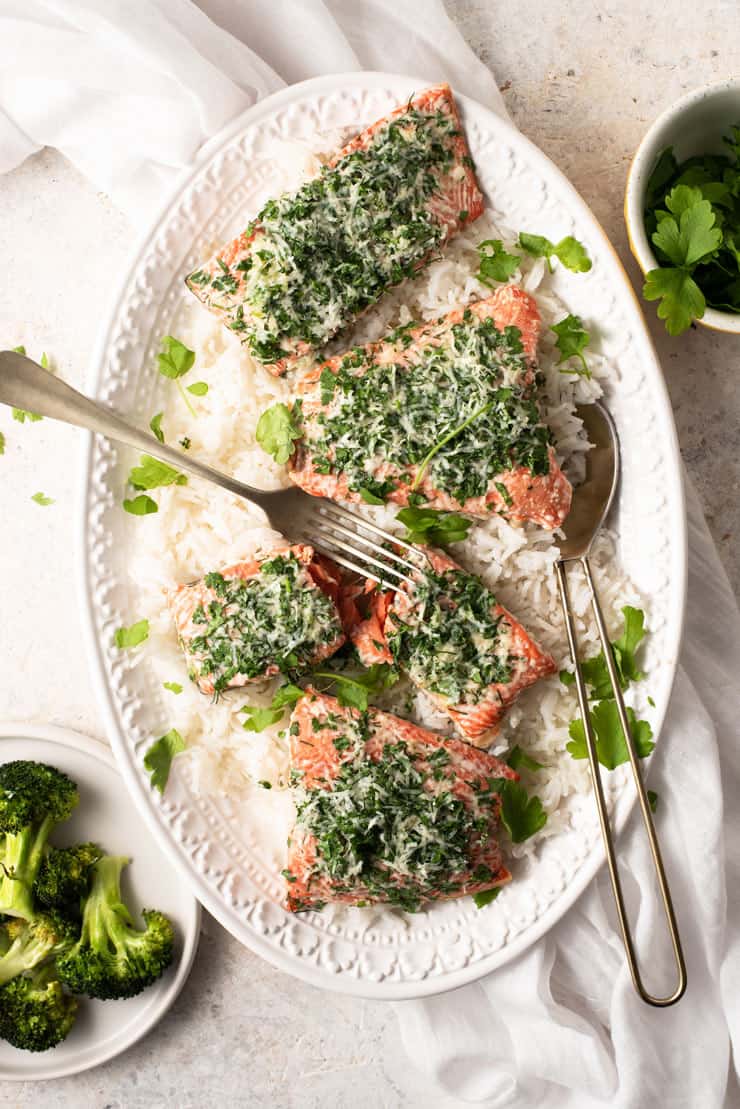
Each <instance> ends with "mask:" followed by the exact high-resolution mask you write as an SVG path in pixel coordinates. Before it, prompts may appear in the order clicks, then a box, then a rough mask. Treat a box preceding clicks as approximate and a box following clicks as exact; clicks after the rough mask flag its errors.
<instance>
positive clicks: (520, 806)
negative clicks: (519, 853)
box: [491, 778, 547, 843]
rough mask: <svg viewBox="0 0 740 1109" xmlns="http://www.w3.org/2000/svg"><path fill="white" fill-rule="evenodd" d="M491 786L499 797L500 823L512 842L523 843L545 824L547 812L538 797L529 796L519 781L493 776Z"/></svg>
mask: <svg viewBox="0 0 740 1109" xmlns="http://www.w3.org/2000/svg"><path fill="white" fill-rule="evenodd" d="M491 788H492V789H494V790H495V791H496V792H497V793H498V794H499V795H500V797H501V823H502V824H503V826H504V828H505V829H506V831H507V832H508V833H509V837H510V839H511V842H512V843H524V841H525V840H527V839H530V837H531V836H533V835H535V834H536V833H537V832H539V831H540V830H541V829H542V828H544V826H545V824H547V813H546V812H545V810H544V808H543V806H542V801H541V800H540V799H539V797H536V796H535V797H530V795H529V793H528V792H527V790H526V788H525V787H524V786H523V785H522V784H521V782H512V781H511V780H510V779H509V778H495V779H493V780H492V782H491Z"/></svg>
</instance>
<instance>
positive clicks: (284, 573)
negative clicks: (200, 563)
mask: <svg viewBox="0 0 740 1109" xmlns="http://www.w3.org/2000/svg"><path fill="white" fill-rule="evenodd" d="M203 580H204V584H205V586H206V587H207V589H208V590H210V591H211V592H212V594H213V596H212V597H211V599H209V600H208V601H207V602H206V603H205V604H201V605H199V606H198V607H197V608H196V609H195V611H194V612H193V616H192V623H193V624H194V625H196V626H198V627H199V628H201V627H202V630H199V632H198V634H195V635H193V636H192V638H190V639H188V641H187V642H186V643H185V647H186V649H187V652H188V656H189V658H190V661H191V663H193V664H195V666H196V667H197V670H198V672H199V673H200V674H201V675H203V674H207V675H209V676H210V677H211V679H212V680H213V686H214V691H215V692H216V693H217V694H218V693H220V692H222V691H223V690H224V689H226V688H227V687H228V686H229V684H230V683H231V682H232V680H233V679H234V678H235V677H236V676H237V675H241V676H242V677H244V678H247V679H249V678H256V677H260V676H261V675H263V674H264V673H265V671H266V670H267V669H268V668H269V667H271V666H273V665H275V666H277V668H278V669H279V670H280V671H281V673H288V672H289V671H292V670H300V669H305V668H306V667H307V666H310V664H311V662H312V661H313V659H314V658H315V656H316V652H317V649H318V648H320V647H322V646H325V645H326V644H330V643H333V642H334V641H335V640H337V639H338V638H339V636H340V635H341V631H342V629H341V625H340V623H339V619H338V617H337V613H336V609H335V607H334V602H333V601H332V600H331V599H330V598H329V597H327V596H326V594H325V593H323V592H322V590H321V589H318V588H317V587H315V586H314V585H313V583H312V581H311V578H310V577H309V575H308V573H307V571H306V569H305V567H304V566H303V564H302V563H300V562H299V561H298V559H297V558H296V557H295V555H294V554H293V553H292V552H288V553H287V554H281V555H276V556H275V557H273V558H271V559H268V560H266V561H265V562H263V563H262V564H261V566H260V570H259V573H258V574H256V575H255V576H254V577H251V578H247V579H244V578H240V577H233V578H225V577H224V576H223V575H222V574H220V573H210V574H206V576H205V578H204V579H203Z"/></svg>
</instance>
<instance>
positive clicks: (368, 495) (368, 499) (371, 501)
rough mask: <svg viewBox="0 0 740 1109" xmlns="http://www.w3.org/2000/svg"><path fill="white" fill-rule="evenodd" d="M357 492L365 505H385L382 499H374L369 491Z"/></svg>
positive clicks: (361, 490)
mask: <svg viewBox="0 0 740 1109" xmlns="http://www.w3.org/2000/svg"><path fill="white" fill-rule="evenodd" d="M358 492H359V494H360V496H361V497H362V500H363V501H364V502H365V504H385V501H384V500H383V498H382V497H376V496H375V494H374V493H371V491H370V490H369V489H360V490H358Z"/></svg>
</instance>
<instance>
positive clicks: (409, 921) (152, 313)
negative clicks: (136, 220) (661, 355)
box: [80, 73, 686, 999]
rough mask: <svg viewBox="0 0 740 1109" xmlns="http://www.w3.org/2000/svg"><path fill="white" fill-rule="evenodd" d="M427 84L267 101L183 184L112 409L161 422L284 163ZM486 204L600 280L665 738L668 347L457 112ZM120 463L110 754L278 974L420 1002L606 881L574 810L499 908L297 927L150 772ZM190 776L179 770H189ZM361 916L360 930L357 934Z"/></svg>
mask: <svg viewBox="0 0 740 1109" xmlns="http://www.w3.org/2000/svg"><path fill="white" fill-rule="evenodd" d="M427 84H429V82H425V81H420V80H419V79H414V78H409V77H400V76H392V75H389V74H383V73H375V74H372V73H357V74H350V75H344V76H337V77H325V78H318V79H315V80H312V81H307V82H304V83H303V84H300V85H295V86H293V87H291V88H288V89H286V90H284V91H283V92H280V93H278V94H276V95H275V96H272V97H270V98H269V99H268V100H265V101H263V102H261V103H260V104H258V105H256V106H255V107H254V108H252V109H250V110H249V111H248V112H247V113H246V114H245V115H244V116H242V117H241V118H240V119H239V120H237V121H236V122H235V123H234V124H233V125H231V126H230V127H229V128H228V129H227V130H226V131H225V132H224V133H223V134H222V135H220V136H218V137H217V138H216V139H215V140H213V141H212V142H211V143H209V144H208V147H207V149H206V151H205V152H204V153H203V156H202V157H201V159H200V160H199V162H198V164H197V166H196V167H195V169H194V170H193V171H192V172H190V173H189V174H188V175H187V176H186V177H185V178H184V179H183V180H182V181H181V183H180V185H179V187H178V189H177V190H176V192H175V194H174V196H173V198H172V199H171V200H170V201H169V203H168V204H167V205H166V207H165V208H164V210H163V211H162V213H161V214H160V215H159V217H158V218H157V220H156V221H155V223H154V224H153V226H152V227H151V229H150V231H149V233H148V235H147V236H146V237H145V238H144V240H143V242H142V244H141V246H140V247H139V248H138V249H137V251H136V252H135V254H134V256H133V258H132V260H131V263H130V266H129V268H128V270H127V272H126V273H125V276H124V280H123V283H122V285H121V288H120V291H119V293H118V295H117V297H116V299H115V301H114V303H113V306H112V309H111V313H110V318H109V319H108V321H107V324H106V326H105V327H104V328H103V330H102V332H101V338H100V343H99V347H98V350H97V354H96V357H95V361H94V389H95V393H96V395H97V396H98V398H100V399H101V400H103V401H105V402H106V403H108V404H110V405H112V406H113V407H115V408H116V409H118V410H119V411H121V412H123V413H126V414H128V415H129V416H130V417H133V418H134V419H135V420H137V421H138V422H139V424H140V425H141V426H145V424H146V422H147V421H148V418H149V415H150V414H151V412H152V411H153V410H154V409H153V408H152V399H153V396H154V391H155V387H156V381H155V380H154V379H156V377H157V375H156V374H153V373H152V372H151V367H152V365H153V364H154V362H155V355H156V351H157V350H158V349H159V340H160V337H161V336H162V335H164V334H167V333H168V331H169V328H170V323H171V321H172V319H173V318H174V316H175V315H176V312H177V310H178V308H179V306H180V305H181V304H182V302H183V298H184V297H185V296H186V295H187V294H186V292H185V290H184V287H183V281H182V278H183V275H184V274H186V273H188V272H189V271H190V270H192V269H194V268H195V266H196V265H197V264H198V262H199V261H200V260H201V259H202V257H203V256H206V255H207V254H208V253H209V247H210V245H211V244H212V242H213V241H219V240H223V239H225V238H227V237H228V235H229V234H233V233H234V232H235V230H236V228H238V227H239V226H242V225H243V224H244V222H245V221H246V220H247V219H248V218H249V217H250V216H251V215H253V214H255V213H256V211H257V210H258V208H259V206H260V204H261V203H263V202H264V200H265V199H267V197H268V196H269V194H270V179H271V173H273V172H274V171H273V170H272V168H271V167H272V165H273V163H272V160H271V152H274V150H275V147H276V144H279V143H280V142H291V141H302V140H308V139H310V138H312V137H314V136H315V135H316V134H322V133H332V132H336V131H337V130H338V129H346V128H352V129H355V130H358V129H360V128H361V127H362V126H364V125H365V124H367V123H369V122H371V121H373V120H375V119H377V118H379V117H381V116H383V115H385V114H386V113H387V112H388V111H390V110H391V109H392V108H394V107H395V106H397V105H398V104H400V103H403V102H404V101H405V100H407V99H408V97H409V95H410V94H411V93H412V92H413V91H415V90H416V91H418V90H419V89H421V88H423V87H424V86H425V85H427ZM459 103H460V105H461V109H462V114H463V119H464V124H465V129H466V132H467V136H468V140H469V143H470V146H471V150H472V154H473V157H474V159H475V162H476V167H477V171H478V176H479V180H480V182H481V185H482V187H483V189H484V191H485V193H486V196H487V201H488V204H489V205H490V206H491V207H492V208H494V209H495V211H496V212H498V213H500V214H501V215H502V216H503V217H504V218H505V222H506V223H507V224H508V225H509V226H513V227H522V228H526V229H529V230H532V231H536V232H538V233H542V234H546V235H548V237H550V238H551V239H553V240H558V239H559V238H561V237H562V236H564V235H570V234H574V235H577V236H578V238H579V239H581V240H582V241H583V242H584V243H585V245H586V247H587V249H588V251H589V254H590V256H591V258H592V259H593V263H594V264H593V268H592V270H591V271H590V272H589V273H586V274H572V273H570V272H568V271H566V270H564V269H562V268H560V269H559V270H558V272H557V275H556V282H557V285H556V291H557V292H558V293H559V294H560V295H561V296H562V298H563V299H564V300H565V301H566V303H567V304H568V306H569V308H570V310H571V311H572V312H575V313H578V314H580V315H582V316H583V317H584V318H585V319H587V320H588V321H589V326H592V322H593V324H594V325H596V327H598V333H599V341H600V347H601V350H602V351H603V353H604V354H605V355H606V357H607V358H608V359H609V361H610V364H611V366H612V367H613V380H612V382H611V383H610V386H609V388H608V389H607V401H608V404H609V406H610V408H611V410H612V412H613V414H614V417H615V419H616V421H617V425H618V428H619V432H620V436H621V442H622V452H623V462H624V471H623V480H622V483H621V488H620V493H619V500H618V505H617V510H616V513H615V515H614V518H613V521H612V522H613V525H614V527H615V529H616V531H617V534H618V542H619V554H620V558H621V560H622V563H623V565H624V567H625V568H626V570H627V572H628V573H629V574H630V576H631V577H632V579H633V581H634V583H635V584H636V586H637V587H638V589H639V590H640V591H641V593H642V594H643V595H644V596H647V597H649V598H650V629H651V635H650V639H649V645H648V648H647V657H646V668H647V669H648V670H649V673H650V693H651V695H652V697H653V699H654V701H655V708H654V710H653V711H652V712H651V717H650V718H651V722H652V724H653V728H654V731H655V732H656V734H657V733H659V731H660V726H661V724H662V721H663V718H664V715H665V711H666V707H667V704H668V698H669V695H670V690H671V686H672V682H673V676H674V672H675V668H676V662H677V657H678V650H679V644H680V637H681V626H682V619H683V608H684V594H685V580H686V528H685V514H684V504H683V491H682V484H681V467H680V456H679V452H678V445H677V440H676V434H675V428H674V424H673V417H672V413H671V408H670V404H669V401H668V397H667V393H666V389H665V385H664V382H663V378H662V375H661V371H660V367H659V365H658V362H657V359H656V355H655V352H654V350H653V347H652V344H651V342H650V339H649V337H648V334H647V332H646V329H645V325H644V322H643V319H642V315H641V313H640V309H639V306H638V304H637V301H636V299H635V296H634V294H633V292H632V289H631V286H630V284H629V282H628V280H627V277H626V275H625V273H624V271H623V269H622V267H621V264H620V262H619V260H618V258H617V257H616V255H615V253H614V250H613V248H612V247H611V245H610V244H609V241H608V239H607V238H606V236H605V235H604V232H603V231H602V230H601V228H600V227H599V225H598V223H597V222H596V220H595V219H594V217H593V215H592V214H591V213H590V211H589V209H588V208H587V206H586V205H585V203H584V202H583V200H581V198H580V197H579V196H578V194H577V193H576V191H575V190H574V188H573V187H572V185H570V183H569V182H568V181H567V180H566V179H565V177H564V176H563V175H562V174H561V173H560V172H559V171H558V170H557V169H556V168H555V166H553V164H552V163H551V162H550V161H549V159H548V158H546V157H545V155H544V154H542V153H541V151H539V150H538V149H537V148H536V147H535V146H533V145H532V144H531V143H530V142H529V141H528V140H527V139H525V138H524V137H523V136H522V135H521V134H520V133H519V132H518V131H517V130H515V128H514V127H513V126H512V125H511V124H510V123H508V122H506V121H505V120H503V119H501V118H500V117H499V116H497V115H496V114H495V113H493V112H491V111H490V110H488V109H486V108H483V107H481V106H480V105H479V104H476V103H474V102H473V101H470V100H467V99H466V98H464V97H460V98H459ZM128 457H129V456H128V455H127V454H126V452H125V451H123V450H119V449H118V448H117V447H115V446H114V445H113V444H111V443H108V442H106V441H104V440H101V439H97V438H96V439H93V440H91V441H90V442H89V446H88V450H87V452H86V461H85V481H84V497H83V504H82V512H81V519H80V524H81V551H82V558H81V583H82V593H83V598H84V604H85V607H86V610H87V625H88V640H89V648H90V657H91V659H92V665H93V669H94V672H95V677H96V686H97V690H98V694H99V697H100V703H101V706H102V709H103V712H104V715H105V720H106V724H107V729H108V734H109V737H110V742H111V744H112V746H113V749H114V751H115V753H116V757H117V759H118V763H119V766H120V769H121V772H122V774H123V776H124V778H125V781H126V783H127V785H128V787H129V789H130V791H131V794H132V796H133V798H134V800H135V801H136V803H137V805H138V807H139V810H140V812H141V814H142V815H143V817H144V818H145V820H146V821H147V823H148V825H149V827H150V828H151V830H152V831H153V832H154V834H155V835H156V836H157V838H158V839H159V842H160V843H161V844H162V845H163V846H164V848H165V849H166V850H167V852H168V853H169V854H170V855H171V856H172V857H173V859H174V860H176V861H177V862H178V863H179V864H181V865H183V866H185V867H186V869H187V872H188V874H189V876H190V881H191V884H192V887H193V890H194V892H195V893H196V895H197V897H198V898H199V900H200V901H201V902H202V903H203V904H204V905H205V906H206V907H207V908H208V909H209V911H210V912H212V913H213V915H214V916H216V917H217V918H218V919H219V920H220V921H221V923H222V924H224V926H225V927H226V928H228V929H229V931H231V932H232V933H233V934H234V935H235V936H236V937H237V938H238V939H239V940H241V941H242V942H243V943H245V944H247V945H248V946H249V947H250V948H252V949H253V950H254V951H256V952H257V953H258V954H260V955H262V956H263V957H264V958H266V959H268V960H269V961H270V962H271V963H273V964H274V965H275V966H277V967H280V968H282V969H283V970H286V971H288V972H290V973H292V974H295V975H298V976H299V977H301V978H303V979H305V980H306V981H308V982H311V983H313V984H314V985H317V986H323V987H326V988H330V989H335V990H340V991H343V992H346V993H354V994H358V995H361V996H365V997H375V998H386V999H400V998H410V997H420V996H424V995H428V994H433V993H437V992H440V991H442V990H447V989H452V988H454V987H457V986H460V985H463V984H464V983H466V982H470V981H472V980H474V979H476V978H478V977H480V976H481V975H483V974H486V973H488V972H489V971H491V970H493V969H495V968H496V967H498V966H501V965H502V964H503V963H505V962H507V961H508V960H509V959H512V958H514V957H515V956H516V955H518V954H520V953H521V952H522V951H523V950H524V949H525V948H526V947H527V946H529V944H531V943H532V942H533V941H534V940H536V939H537V938H538V937H539V936H541V935H542V934H543V933H544V932H545V931H546V930H547V929H548V928H550V927H551V926H552V925H553V924H554V923H555V921H557V920H558V919H559V918H560V917H561V916H562V914H563V913H564V912H565V911H566V909H567V908H568V907H569V906H570V905H571V904H572V903H573V901H574V900H575V899H576V897H577V896H578V895H579V893H581V891H582V890H583V889H584V888H585V886H586V885H587V884H588V882H589V881H590V880H591V879H592V878H593V876H594V874H595V873H596V871H597V869H598V867H599V865H600V864H601V862H602V860H603V853H602V849H601V843H600V839H599V828H598V822H597V819H596V813H595V808H594V805H593V801H592V799H591V798H590V797H586V798H582V799H581V803H579V804H576V805H574V809H573V812H572V814H571V825H572V826H571V828H570V829H569V830H568V831H566V832H562V833H560V834H558V835H557V836H553V837H551V838H549V839H547V840H545V841H544V842H543V843H542V844H541V846H540V847H539V849H538V852H537V856H536V861H535V863H534V864H533V865H530V866H528V867H526V868H524V869H523V873H522V874H521V875H519V876H517V880H516V881H515V882H514V883H512V885H511V886H509V887H507V889H506V891H505V892H504V894H502V896H501V897H500V898H499V899H498V900H497V901H496V903H495V904H494V905H491V906H489V907H488V908H486V909H484V910H482V911H481V910H477V909H476V908H475V907H474V905H473V903H472V901H471V899H469V898H468V899H464V900H458V901H451V902H447V903H443V904H439V905H436V906H434V907H433V908H431V909H430V910H429V911H428V912H423V913H420V914H417V915H414V916H404V915H403V914H397V913H382V912H379V913H374V914H372V916H371V918H370V919H369V920H368V918H367V917H361V914H358V919H355V916H354V915H353V911H347V910H345V911H343V912H339V913H334V912H332V910H331V909H327V910H325V911H324V912H323V913H308V914H301V915H300V916H294V915H291V914H289V913H287V912H286V911H285V910H284V909H283V908H282V907H281V905H280V892H281V891H280V879H279V876H278V875H277V874H276V873H275V872H274V870H273V869H272V867H270V866H269V865H267V864H266V863H265V861H264V859H263V858H262V857H261V854H260V850H259V843H258V842H257V839H256V837H255V835H254V834H252V832H251V831H250V829H249V827H248V826H245V824H244V822H243V821H241V822H240V821H235V820H234V819H233V816H231V815H230V806H229V804H228V799H224V798H219V797H212V798H210V799H205V798H203V797H199V796H196V794H195V792H194V791H193V789H192V788H191V786H190V784H189V781H188V779H187V775H186V774H185V773H177V772H175V769H174V768H173V774H172V776H171V780H170V784H169V786H168V789H167V792H166V795H165V797H163V798H162V797H160V796H159V794H158V793H156V792H155V791H153V790H152V788H151V786H150V784H149V781H148V778H147V775H146V773H145V771H144V767H143V756H144V752H145V750H146V748H147V746H148V745H149V743H151V740H152V736H157V735H160V734H161V733H162V731H166V730H167V728H168V727H169V724H167V722H166V715H165V712H164V707H163V703H162V697H161V691H160V690H159V688H158V683H157V682H156V680H155V678H154V674H153V673H151V672H150V670H149V668H148V666H147V664H146V661H145V660H139V662H138V663H137V662H135V661H132V660H131V658H130V657H126V656H125V653H122V652H119V651H118V650H117V649H116V648H115V647H114V645H113V631H114V629H115V628H116V627H117V626H119V625H121V624H129V623H131V621H132V620H133V619H136V618H137V617H136V585H135V582H133V581H131V580H130V578H129V577H128V574H127V559H128V554H129V552H128V551H127V542H128V541H127V539H126V535H127V532H126V530H125V528H124V527H123V517H124V516H125V514H124V513H123V512H122V511H121V507H120V501H121V497H122V491H123V482H124V477H123V474H124V465H125V461H126V460H127V459H128ZM176 766H177V764H175V767H176ZM623 771H624V768H621V769H620V770H618V771H615V772H614V773H613V774H612V775H610V777H609V786H608V788H609V793H610V797H611V801H612V804H613V811H614V816H615V819H616V823H617V826H620V827H621V825H622V824H623V823H624V821H625V819H626V817H627V815H628V813H629V811H630V808H631V806H632V803H633V800H634V795H633V791H632V789H631V787H630V784H629V782H628V779H627V777H626V775H625V774H624V772H623ZM360 917H361V919H359V918H360Z"/></svg>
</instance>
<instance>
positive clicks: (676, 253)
mask: <svg viewBox="0 0 740 1109" xmlns="http://www.w3.org/2000/svg"><path fill="white" fill-rule="evenodd" d="M724 142H725V144H726V145H727V148H728V154H700V155H697V156H696V157H693V158H689V159H687V160H686V161H685V162H681V163H679V162H678V161H677V160H676V158H675V155H674V153H673V148H672V147H668V148H667V149H666V150H664V151H663V152H662V153H661V155H660V157H659V158H658V161H657V162H656V165H655V169H654V170H653V172H652V174H651V176H650V179H649V181H648V185H647V190H646V198H645V212H644V219H645V230H646V232H647V234H648V236H649V238H650V241H651V242H652V244H653V246H654V248H655V254H656V258H657V260H658V263H659V265H658V268H656V269H653V270H650V271H649V273H647V274H646V279H645V285H644V287H643V296H644V297H645V298H646V300H660V304H659V306H658V316H659V317H660V319H662V320H664V321H665V326H666V330H667V331H668V333H669V334H670V335H680V334H681V333H682V332H684V331H686V329H687V328H688V327H690V326H691V323H692V321H693V320H695V319H701V318H702V317H703V315H704V312H705V311H706V308H707V306H708V307H710V308H715V309H718V310H719V311H722V312H735V313H737V312H740V126H738V125H735V126H734V127H732V128H730V134H729V135H728V136H726V137H725V139H724Z"/></svg>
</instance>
